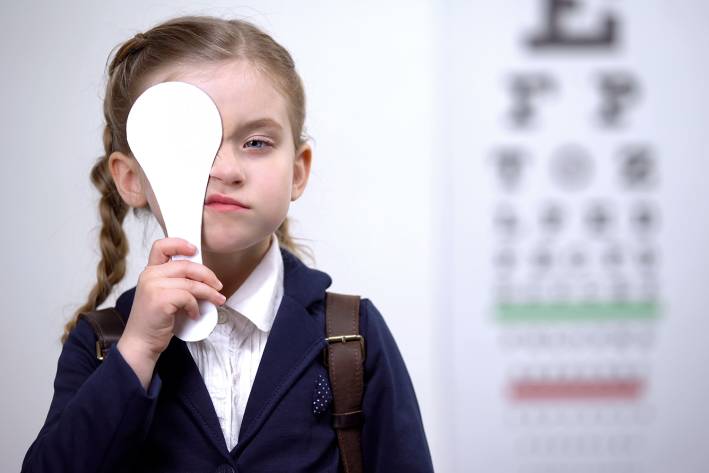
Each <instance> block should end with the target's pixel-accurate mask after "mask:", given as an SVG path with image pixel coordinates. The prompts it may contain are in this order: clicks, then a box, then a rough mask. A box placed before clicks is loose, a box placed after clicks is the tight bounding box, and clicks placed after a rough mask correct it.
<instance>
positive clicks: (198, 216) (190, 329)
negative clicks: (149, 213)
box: [126, 81, 222, 341]
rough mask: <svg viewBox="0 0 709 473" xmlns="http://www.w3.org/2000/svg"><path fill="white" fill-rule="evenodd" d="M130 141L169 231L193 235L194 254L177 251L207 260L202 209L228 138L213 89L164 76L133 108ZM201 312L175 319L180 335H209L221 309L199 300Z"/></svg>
mask: <svg viewBox="0 0 709 473" xmlns="http://www.w3.org/2000/svg"><path fill="white" fill-rule="evenodd" d="M126 133H127V137H128V145H129V146H130V149H131V152H132V153H133V156H134V157H135V159H137V160H138V163H139V164H140V167H141V168H142V169H143V171H144V172H145V175H146V176H147V178H148V181H149V182H150V186H151V187H152V189H153V193H154V194H155V198H156V199H157V201H158V206H159V208H160V213H161V214H162V218H163V221H164V223H165V233H166V235H165V236H170V237H178V238H183V239H185V240H187V241H188V242H190V243H192V244H193V245H195V246H196V247H197V251H196V252H195V254H194V256H183V255H177V256H173V257H172V259H173V260H177V259H188V260H191V261H194V262H196V263H202V252H201V248H202V212H203V208H204V197H205V193H206V190H207V184H208V182H209V172H210V170H211V168H212V164H213V163H214V159H215V157H216V154H217V151H218V150H219V146H220V145H221V141H222V120H221V116H220V115H219V110H218V109H217V106H216V105H215V104H214V101H213V100H212V99H211V98H210V97H209V95H208V94H207V93H206V92H204V91H203V90H202V89H200V88H199V87H196V86H194V85H192V84H188V83H186V82H176V81H172V82H162V83H160V84H157V85H154V86H152V87H150V88H148V89H147V90H146V91H145V92H143V93H142V94H141V95H140V97H138V99H137V100H136V101H135V103H134V104H133V107H132V108H131V110H130V112H129V114H128V122H127V124H126ZM199 311H200V317H199V318H198V320H192V319H190V318H189V317H187V315H186V314H184V313H178V314H177V316H176V319H175V336H177V337H178V338H180V339H182V340H185V341H198V340H203V339H205V338H207V336H208V335H209V334H210V333H211V332H212V330H213V329H214V327H215V325H216V324H217V310H216V307H215V306H214V304H212V303H211V302H209V301H205V300H200V301H199Z"/></svg>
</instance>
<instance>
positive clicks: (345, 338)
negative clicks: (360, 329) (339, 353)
mask: <svg viewBox="0 0 709 473" xmlns="http://www.w3.org/2000/svg"><path fill="white" fill-rule="evenodd" d="M325 341H326V342H327V344H328V345H330V344H333V343H347V342H356V341H358V342H359V349H360V352H361V353H362V360H364V357H365V354H366V352H365V349H364V337H363V336H362V335H359V334H357V335H335V336H334V337H326V338H325ZM323 363H324V364H325V366H328V361H327V348H325V349H324V350H323Z"/></svg>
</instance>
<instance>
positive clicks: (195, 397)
mask: <svg viewBox="0 0 709 473" xmlns="http://www.w3.org/2000/svg"><path fill="white" fill-rule="evenodd" d="M134 296H135V288H132V289H130V290H129V291H126V292H125V293H124V294H122V295H121V297H120V298H119V299H118V300H117V301H116V308H117V309H118V311H119V312H120V313H121V314H122V315H123V316H124V317H125V318H127V317H128V314H130V309H131V307H132V305H133V298H134ZM155 369H156V371H157V373H158V374H159V375H160V379H161V380H162V391H166V390H169V391H171V392H174V393H175V395H176V396H177V397H178V399H179V400H180V401H181V403H182V404H183V405H184V407H185V408H186V409H187V410H188V412H189V413H190V414H191V415H192V417H193V418H194V419H195V423H196V424H197V425H198V426H199V428H200V429H201V430H202V431H203V432H204V434H205V435H206V436H207V437H208V438H209V439H210V441H211V442H212V444H214V447H215V448H216V449H217V450H218V451H219V452H220V453H222V454H224V455H226V454H227V453H228V450H227V446H226V440H224V434H223V433H222V428H221V426H220V425H219V418H218V417H217V413H216V411H215V410H214V405H213V404H212V399H211V398H210V396H209V391H208V390H207V386H206V385H205V384H204V380H203V379H202V375H201V374H200V373H199V368H197V365H196V364H195V362H194V359H193V358H192V355H191V354H190V352H189V349H188V348H187V344H186V343H185V342H184V341H182V340H180V339H179V338H177V337H172V340H170V344H169V345H168V346H167V348H166V349H165V351H164V352H163V353H162V354H161V355H160V358H159V359H158V362H157V366H156V367H155Z"/></svg>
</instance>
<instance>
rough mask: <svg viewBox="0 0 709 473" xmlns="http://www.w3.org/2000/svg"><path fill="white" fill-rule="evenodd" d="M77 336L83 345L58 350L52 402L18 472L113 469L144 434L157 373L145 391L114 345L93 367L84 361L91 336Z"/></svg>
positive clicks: (156, 388) (88, 360)
mask: <svg viewBox="0 0 709 473" xmlns="http://www.w3.org/2000/svg"><path fill="white" fill-rule="evenodd" d="M88 330H90V329H88ZM90 335H91V334H90V333H89V336H90ZM82 341H83V342H85V343H84V345H86V346H79V345H78V344H77V343H74V345H73V346H71V347H66V346H65V350H64V351H63V352H62V356H61V357H60V361H59V368H58V371H57V377H56V380H55V383H54V388H55V394H54V399H53V400H52V406H51V407H50V410H49V415H48V416H47V421H46V422H45V425H44V426H43V427H42V430H41V431H40V433H39V435H38V436H37V439H36V440H35V441H34V443H33V444H32V445H31V447H30V448H29V450H28V452H27V454H26V456H25V460H24V462H23V465H22V472H27V473H30V472H46V471H52V472H58V473H62V472H67V473H68V472H71V473H82V472H86V473H89V472H91V473H96V472H104V473H105V472H109V471H115V469H116V468H118V467H119V466H120V464H121V463H122V462H125V461H130V459H131V458H132V457H134V455H135V454H136V453H137V451H138V449H139V447H140V445H141V443H142V442H143V441H144V439H145V437H146V435H147V431H148V428H149V426H150V424H151V423H152V418H153V413H154V410H155V405H156V402H157V395H158V392H159V391H160V386H161V381H160V378H159V377H158V376H156V377H155V378H154V379H153V380H152V383H151V384H149V386H148V390H147V392H146V390H145V389H144V388H143V386H142V385H141V382H140V380H139V379H138V378H137V376H136V373H135V372H134V371H133V369H132V368H131V367H130V366H129V365H128V363H127V361H126V360H125V359H124V358H123V357H122V356H121V353H120V352H119V351H118V350H117V349H116V348H115V347H114V348H113V349H111V350H110V351H109V353H108V355H107V356H106V359H105V360H104V361H103V362H102V363H101V364H100V365H99V366H98V367H95V364H94V365H90V364H89V363H93V362H94V360H93V359H92V358H91V356H92V354H91V353H85V352H86V351H87V350H88V349H89V346H90V344H91V340H88V339H87V340H82ZM74 342H76V340H74ZM67 343H69V342H67ZM94 367H95V369H94Z"/></svg>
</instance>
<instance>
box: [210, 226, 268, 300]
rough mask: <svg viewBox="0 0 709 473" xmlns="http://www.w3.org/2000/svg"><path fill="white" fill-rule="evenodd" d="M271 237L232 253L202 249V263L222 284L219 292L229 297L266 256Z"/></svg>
mask: <svg viewBox="0 0 709 473" xmlns="http://www.w3.org/2000/svg"><path fill="white" fill-rule="evenodd" d="M271 239H272V237H271V236H270V235H269V236H268V238H265V239H264V240H263V241H261V242H259V243H257V244H255V245H253V246H251V247H249V248H247V249H245V250H240V251H235V252H233V253H213V252H208V251H204V250H203V251H202V263H203V264H204V265H205V266H207V267H208V268H209V269H211V270H212V271H214V274H216V276H217V278H219V280H220V281H221V282H222V284H224V287H223V288H222V290H221V291H219V292H221V293H222V294H224V296H225V297H226V298H227V299H229V297H231V296H232V295H233V294H234V293H235V292H236V291H237V290H238V289H239V288H240V287H241V285H242V284H243V283H244V281H246V279H247V278H248V277H249V275H250V274H251V273H252V272H253V270H254V269H256V266H258V264H259V263H260V262H261V260H262V259H263V258H264V256H266V253H267V252H268V250H269V248H270V245H271Z"/></svg>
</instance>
